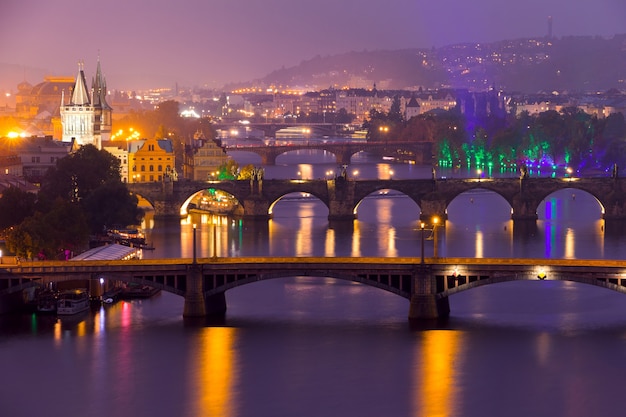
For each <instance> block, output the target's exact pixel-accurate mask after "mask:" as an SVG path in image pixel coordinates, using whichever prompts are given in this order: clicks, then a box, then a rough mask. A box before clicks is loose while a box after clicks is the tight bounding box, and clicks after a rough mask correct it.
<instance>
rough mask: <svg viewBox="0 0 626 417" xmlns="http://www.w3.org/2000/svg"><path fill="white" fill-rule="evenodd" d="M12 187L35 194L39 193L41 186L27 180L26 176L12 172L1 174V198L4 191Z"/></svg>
mask: <svg viewBox="0 0 626 417" xmlns="http://www.w3.org/2000/svg"><path fill="white" fill-rule="evenodd" d="M10 187H15V188H18V189H20V190H22V191H26V192H28V193H33V194H37V193H38V192H39V187H37V186H35V185H33V184H31V183H30V182H28V181H26V180H25V179H24V178H20V177H18V176H16V175H11V174H5V175H0V198H1V197H2V194H3V193H4V191H5V190H6V189H8V188H10Z"/></svg>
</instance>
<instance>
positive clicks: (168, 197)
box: [128, 176, 626, 222]
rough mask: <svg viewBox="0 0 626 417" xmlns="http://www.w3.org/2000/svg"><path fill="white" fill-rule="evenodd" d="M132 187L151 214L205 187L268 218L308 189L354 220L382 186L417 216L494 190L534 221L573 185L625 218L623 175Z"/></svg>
mask: <svg viewBox="0 0 626 417" xmlns="http://www.w3.org/2000/svg"><path fill="white" fill-rule="evenodd" d="M128 188H129V190H130V191H131V192H133V193H136V194H138V195H140V196H142V197H143V198H145V199H146V200H148V201H149V202H150V203H151V204H152V206H153V207H154V210H155V217H171V216H175V217H181V209H182V212H184V211H185V210H184V209H185V207H186V204H187V203H188V202H189V201H190V200H191V198H192V197H193V196H194V195H195V194H197V193H198V192H201V191H203V190H206V189H208V188H214V189H216V190H220V191H223V192H226V193H228V194H231V195H232V196H234V197H235V198H236V199H237V200H238V202H239V207H238V210H237V213H238V214H239V215H241V216H242V217H243V218H244V219H245V218H248V219H269V218H270V217H271V215H272V207H273V205H274V204H275V203H276V202H277V201H278V200H280V199H281V198H282V197H284V196H285V195H287V194H291V193H306V194H310V195H311V196H314V197H316V198H318V199H319V200H320V201H322V202H323V203H324V204H325V205H326V207H328V213H329V214H328V218H329V220H353V219H355V218H356V213H357V208H358V206H359V204H360V203H361V202H362V201H363V200H364V199H365V198H366V197H368V196H369V195H372V194H375V193H378V192H379V191H380V190H386V189H388V190H395V191H398V192H400V193H403V194H405V195H407V196H408V197H409V198H411V199H412V200H413V201H415V203H416V204H417V205H418V206H419V208H420V210H421V211H420V219H421V220H422V221H425V222H431V221H432V219H433V218H435V217H437V218H439V219H440V220H442V221H443V220H446V219H447V208H448V206H449V205H450V203H451V202H452V201H453V200H454V199H455V198H457V197H458V196H459V195H460V194H462V193H464V192H467V191H471V190H476V189H483V190H488V191H493V192H495V193H497V194H498V195H500V196H501V197H502V198H503V199H504V200H506V201H507V202H508V203H509V205H510V206H511V219H513V220H536V219H537V218H538V216H537V210H538V207H539V205H540V204H541V202H542V201H543V200H544V199H545V198H546V197H548V196H549V195H550V194H552V193H554V192H556V191H559V190H563V189H573V190H579V191H583V192H586V193H589V194H591V195H592V196H593V197H595V199H596V200H597V201H598V203H599V205H600V206H601V208H602V216H603V218H604V219H606V220H620V221H621V220H626V193H625V190H626V179H624V178H612V177H594V178H465V179H441V178H439V179H437V178H433V179H410V180H394V179H389V180H355V179H351V178H347V177H342V176H339V177H337V178H333V179H329V180H325V179H319V180H267V179H254V180H236V181H174V182H161V183H158V182H154V183H135V184H128Z"/></svg>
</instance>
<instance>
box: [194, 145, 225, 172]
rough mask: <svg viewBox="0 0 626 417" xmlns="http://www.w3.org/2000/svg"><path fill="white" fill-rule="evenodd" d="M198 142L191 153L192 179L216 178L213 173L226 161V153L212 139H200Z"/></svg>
mask: <svg viewBox="0 0 626 417" xmlns="http://www.w3.org/2000/svg"><path fill="white" fill-rule="evenodd" d="M199 142H201V145H200V147H198V148H197V149H196V151H195V153H194V155H193V179H194V180H195V181H206V180H211V179H216V178H215V177H216V175H217V174H215V173H216V172H217V171H218V168H219V167H220V166H221V165H223V164H225V163H226V161H227V160H228V155H226V152H225V151H224V149H223V148H221V147H220V146H218V145H217V143H216V142H215V141H213V140H205V139H201V140H199ZM213 174H215V175H213Z"/></svg>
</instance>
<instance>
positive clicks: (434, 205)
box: [419, 197, 448, 225]
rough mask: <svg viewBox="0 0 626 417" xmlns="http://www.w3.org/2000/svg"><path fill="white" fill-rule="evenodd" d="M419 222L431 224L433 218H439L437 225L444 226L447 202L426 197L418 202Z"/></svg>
mask: <svg viewBox="0 0 626 417" xmlns="http://www.w3.org/2000/svg"><path fill="white" fill-rule="evenodd" d="M419 205H420V209H421V212H420V220H421V221H423V222H425V223H428V224H432V223H434V222H433V218H435V217H438V218H439V224H441V225H445V221H446V220H448V213H447V212H446V207H447V205H448V204H447V202H446V200H445V199H443V198H441V199H440V198H432V197H426V198H425V199H422V200H420V202H419Z"/></svg>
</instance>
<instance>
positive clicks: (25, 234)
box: [6, 199, 89, 259]
mask: <svg viewBox="0 0 626 417" xmlns="http://www.w3.org/2000/svg"><path fill="white" fill-rule="evenodd" d="M88 236H89V230H88V226H87V219H86V217H85V213H84V212H83V210H82V209H81V208H80V206H79V205H78V204H77V203H72V202H68V201H64V200H62V199H57V200H56V201H55V202H54V203H53V205H52V208H51V210H50V211H48V212H47V213H44V214H42V213H37V214H36V215H33V216H30V217H28V218H26V219H25V220H24V221H23V222H21V223H20V224H18V225H16V226H14V227H12V228H10V229H9V230H8V233H7V237H6V243H7V248H8V249H9V250H10V251H11V252H13V253H15V254H16V255H17V256H22V257H27V258H32V257H33V256H35V255H38V254H40V253H42V254H44V255H45V256H46V258H49V259H50V258H55V257H56V256H57V255H58V253H59V252H60V251H62V250H64V249H69V250H71V251H79V250H81V249H83V248H84V247H85V246H86V244H87V240H88Z"/></svg>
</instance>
